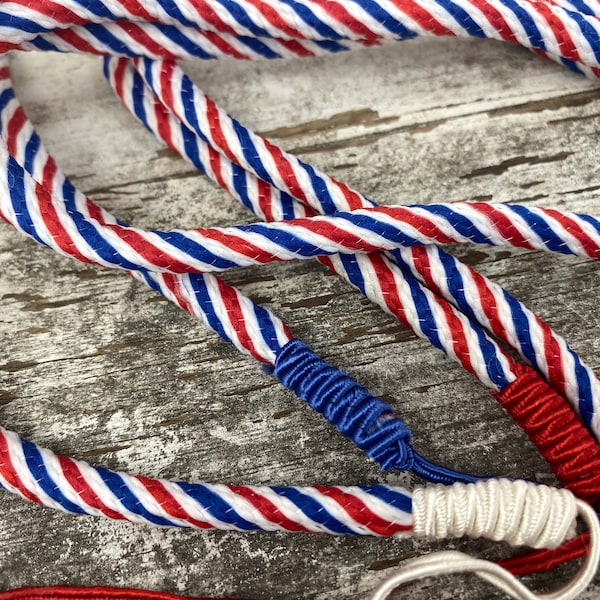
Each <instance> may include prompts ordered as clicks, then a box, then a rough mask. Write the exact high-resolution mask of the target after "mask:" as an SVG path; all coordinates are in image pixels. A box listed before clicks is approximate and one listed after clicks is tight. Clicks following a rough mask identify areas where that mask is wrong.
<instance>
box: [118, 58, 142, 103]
mask: <svg viewBox="0 0 600 600" xmlns="http://www.w3.org/2000/svg"><path fill="white" fill-rule="evenodd" d="M134 62H135V64H136V65H137V59H134ZM126 69H127V59H126V58H119V59H117V66H116V67H115V69H114V71H113V73H112V78H113V80H114V82H115V92H117V95H118V96H119V98H123V97H124V93H125V90H124V81H123V80H124V76H125V71H126Z"/></svg>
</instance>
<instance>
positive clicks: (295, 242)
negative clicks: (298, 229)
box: [236, 223, 332, 257]
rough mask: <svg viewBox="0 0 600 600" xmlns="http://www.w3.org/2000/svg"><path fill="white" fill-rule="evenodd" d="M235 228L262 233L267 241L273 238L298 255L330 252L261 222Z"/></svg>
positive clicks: (318, 254)
mask: <svg viewBox="0 0 600 600" xmlns="http://www.w3.org/2000/svg"><path fill="white" fill-rule="evenodd" d="M236 229H237V230H239V231H250V232H252V233H256V234H258V235H262V236H263V237H264V238H266V239H267V240H269V241H271V240H275V243H276V244H277V245H278V246H281V247H283V248H285V249H286V250H289V251H290V252H293V253H295V254H298V255H299V256H307V257H308V256H320V255H325V254H332V252H326V251H324V250H323V249H322V248H320V247H319V246H315V245H313V244H311V243H309V242H307V241H305V240H303V239H302V238H300V237H298V236H297V235H294V234H292V233H288V232H287V231H283V230H280V229H278V230H277V232H276V233H274V232H273V230H272V229H270V228H269V227H268V226H266V225H262V224H261V223H252V225H238V226H237V227H236Z"/></svg>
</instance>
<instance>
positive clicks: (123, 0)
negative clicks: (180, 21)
mask: <svg viewBox="0 0 600 600" xmlns="http://www.w3.org/2000/svg"><path fill="white" fill-rule="evenodd" d="M113 1H116V2H118V3H119V4H120V5H121V6H122V7H123V8H124V9H125V10H126V11H127V12H129V13H131V14H132V15H133V16H134V17H138V18H140V19H141V20H142V21H146V22H147V23H150V22H152V21H156V18H155V17H153V16H152V15H151V14H150V13H149V12H147V11H146V9H145V8H144V7H143V6H142V5H141V4H140V3H139V2H137V1H136V0H133V1H132V0H113Z"/></svg>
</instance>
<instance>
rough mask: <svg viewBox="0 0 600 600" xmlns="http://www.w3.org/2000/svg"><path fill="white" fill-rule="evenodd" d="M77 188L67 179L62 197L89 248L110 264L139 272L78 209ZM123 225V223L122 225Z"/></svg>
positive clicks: (137, 267)
mask: <svg viewBox="0 0 600 600" xmlns="http://www.w3.org/2000/svg"><path fill="white" fill-rule="evenodd" d="M75 194H76V188H75V186H73V184H72V183H71V182H70V181H69V180H68V179H65V181H64V183H63V188H62V196H63V198H64V201H65V207H66V209H67V212H68V213H69V216H70V217H71V220H72V221H73V224H74V225H75V228H76V229H77V231H78V232H79V233H80V234H81V236H82V237H83V238H84V239H85V240H86V242H87V244H88V246H89V247H90V248H92V249H93V250H94V251H95V252H96V254H98V256H99V257H100V258H102V259H103V260H105V261H106V262H107V263H109V264H113V265H119V266H121V267H122V268H124V269H127V270H130V271H139V270H140V267H139V266H138V265H136V264H135V263H132V262H130V261H128V260H127V259H125V258H124V257H123V256H121V255H120V254H119V253H118V252H117V250H116V248H115V247H114V246H113V245H112V244H111V243H110V242H107V241H106V239H105V238H104V237H103V236H102V235H101V234H100V233H99V232H98V231H97V230H96V228H95V227H94V225H93V224H92V223H91V222H89V221H88V220H87V218H86V217H84V215H82V214H81V213H80V212H79V210H78V209H77V204H76V202H75ZM121 225H123V223H121Z"/></svg>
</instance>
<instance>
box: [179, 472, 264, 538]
mask: <svg viewBox="0 0 600 600" xmlns="http://www.w3.org/2000/svg"><path fill="white" fill-rule="evenodd" d="M177 485H178V486H179V487H180V488H181V490H182V491H183V492H184V493H185V494H187V495H188V496H190V498H193V499H194V500H195V501H196V502H198V504H200V505H201V506H202V508H204V510H205V511H206V512H207V513H209V514H210V515H212V516H213V517H214V518H215V519H218V520H219V521H221V522H223V523H227V524H230V525H234V526H235V527H237V528H238V529H241V530H243V531H256V530H258V529H261V527H260V526H259V525H257V524H256V523H251V522H250V521H247V520H246V519H244V517H242V516H241V515H240V514H239V513H238V512H237V511H236V510H235V509H234V508H233V507H232V506H231V504H228V503H227V502H225V500H223V498H221V496H219V494H216V493H215V492H213V491H212V490H211V489H210V488H208V487H207V486H204V485H202V484H199V483H196V484H192V483H185V482H182V481H178V482H177Z"/></svg>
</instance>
